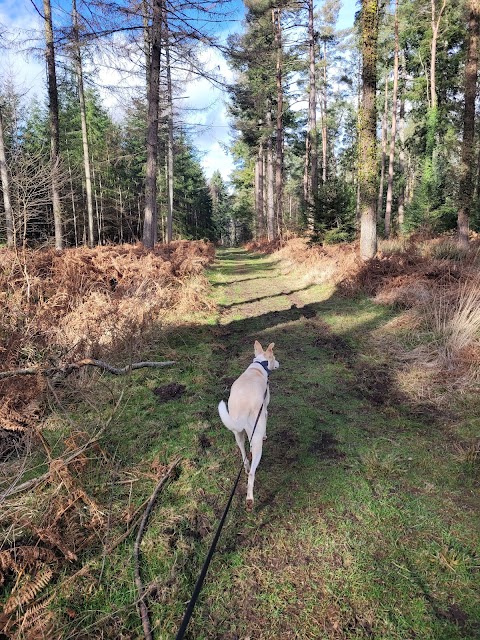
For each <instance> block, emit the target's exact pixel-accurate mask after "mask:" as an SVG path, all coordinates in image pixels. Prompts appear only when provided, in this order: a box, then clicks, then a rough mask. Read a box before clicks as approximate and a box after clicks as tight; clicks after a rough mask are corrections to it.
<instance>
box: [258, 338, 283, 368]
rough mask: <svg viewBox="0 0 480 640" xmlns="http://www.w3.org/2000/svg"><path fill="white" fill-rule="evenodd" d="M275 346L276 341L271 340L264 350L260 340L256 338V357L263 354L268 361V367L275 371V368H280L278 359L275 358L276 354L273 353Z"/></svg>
mask: <svg viewBox="0 0 480 640" xmlns="http://www.w3.org/2000/svg"><path fill="white" fill-rule="evenodd" d="M274 346H275V343H274V342H271V343H270V344H269V345H268V347H267V348H266V349H265V350H264V349H263V347H262V345H261V344H260V342H259V341H258V340H255V345H254V350H255V357H256V358H258V356H263V357H264V358H265V360H267V361H268V368H269V369H270V371H273V370H274V369H278V367H279V366H280V365H279V363H278V360H275V356H274V355H273V347H274Z"/></svg>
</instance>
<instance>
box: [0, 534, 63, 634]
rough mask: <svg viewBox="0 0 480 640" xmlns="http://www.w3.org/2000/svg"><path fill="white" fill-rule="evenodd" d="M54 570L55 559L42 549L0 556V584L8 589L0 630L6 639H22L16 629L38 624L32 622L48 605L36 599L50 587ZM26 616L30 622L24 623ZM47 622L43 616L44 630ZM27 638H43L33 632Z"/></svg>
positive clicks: (24, 547) (27, 548) (28, 548)
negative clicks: (7, 586) (8, 585)
mask: <svg viewBox="0 0 480 640" xmlns="http://www.w3.org/2000/svg"><path fill="white" fill-rule="evenodd" d="M57 566H58V560H57V557H56V555H55V554H54V553H53V552H52V551H51V550H50V549H47V548H45V547H38V546H29V545H22V546H19V547H12V548H11V549H5V550H4V551H1V552H0V584H5V583H6V582H8V583H9V584H10V585H11V590H10V594H9V596H8V597H7V599H6V601H5V602H4V603H3V612H2V614H1V615H0V628H1V629H2V631H3V633H5V634H6V635H7V637H8V638H16V637H25V636H21V635H18V636H17V631H18V630H19V627H20V626H22V625H23V627H24V628H27V627H31V628H33V626H34V625H36V624H38V622H39V621H38V620H37V622H35V620H34V618H35V617H36V618H37V619H38V616H39V614H40V612H41V611H42V610H44V609H45V608H46V606H47V605H48V602H45V601H41V602H37V597H38V595H39V594H41V593H42V592H43V591H44V590H45V589H46V587H47V586H48V585H49V584H50V582H51V580H52V578H53V576H54V575H55V570H56V568H57ZM28 612H29V616H30V620H31V621H30V622H28V623H27V621H26V620H25V615H26V614H27V613H28ZM48 617H49V616H46V618H48ZM46 618H45V619H44V618H43V616H42V620H41V626H42V627H44V628H46V627H45V625H46ZM25 625H27V627H25ZM28 637H31V638H33V637H42V636H40V635H36V632H35V634H31V633H29V636H28ZM43 637H47V636H43Z"/></svg>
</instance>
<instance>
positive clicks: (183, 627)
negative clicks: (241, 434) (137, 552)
mask: <svg viewBox="0 0 480 640" xmlns="http://www.w3.org/2000/svg"><path fill="white" fill-rule="evenodd" d="M267 391H268V382H267V388H266V389H265V395H264V396H263V402H262V406H261V407H260V411H259V412H258V416H257V419H256V420H255V425H254V427H253V431H252V437H251V438H250V443H251V442H252V439H253V434H254V433H255V429H256V428H257V424H258V421H259V420H260V414H261V413H262V409H263V405H264V404H265V398H266V397H267ZM243 467H244V464H243V460H242V466H241V467H240V470H239V472H238V475H237V479H236V480H235V483H234V485H233V488H232V491H231V492H230V497H229V498H228V502H227V506H226V507H225V511H224V512H223V515H222V518H221V520H220V522H219V524H218V527H217V531H216V533H215V536H214V538H213V540H212V544H211V545H210V549H209V550H208V554H207V557H206V558H205V561H204V563H203V566H202V570H201V571H200V575H199V576H198V578H197V582H196V583H195V588H194V589H193V593H192V597H191V598H190V602H189V603H188V606H187V608H186V609H185V613H184V614H183V620H182V624H181V625H180V629H179V630H178V633H177V635H176V636H175V640H182V638H183V637H184V636H185V632H186V630H187V627H188V623H189V622H190V618H191V617H192V613H193V610H194V608H195V605H196V604H197V600H198V596H199V595H200V592H201V590H202V587H203V582H204V580H205V577H206V575H207V571H208V567H209V566H210V561H211V559H212V557H213V554H214V553H215V549H216V547H217V542H218V539H219V538H220V534H221V533H222V529H223V525H224V523H225V520H226V518H227V514H228V512H229V510H230V506H231V504H232V500H233V496H234V495H235V491H236V489H237V485H238V482H239V480H240V476H241V475H242V471H243Z"/></svg>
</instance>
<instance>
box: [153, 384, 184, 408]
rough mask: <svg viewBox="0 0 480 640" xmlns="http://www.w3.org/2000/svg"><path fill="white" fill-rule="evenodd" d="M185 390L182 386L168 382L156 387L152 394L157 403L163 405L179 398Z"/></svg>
mask: <svg viewBox="0 0 480 640" xmlns="http://www.w3.org/2000/svg"><path fill="white" fill-rule="evenodd" d="M186 390H187V387H186V386H185V385H184V384H179V383H178V382H170V383H169V384H165V385H162V386H161V387H157V388H156V389H154V390H153V393H154V394H155V395H156V396H157V399H158V402H159V403H164V402H169V401H170V400H177V399H178V398H181V397H182V396H183V394H184V393H185V391H186Z"/></svg>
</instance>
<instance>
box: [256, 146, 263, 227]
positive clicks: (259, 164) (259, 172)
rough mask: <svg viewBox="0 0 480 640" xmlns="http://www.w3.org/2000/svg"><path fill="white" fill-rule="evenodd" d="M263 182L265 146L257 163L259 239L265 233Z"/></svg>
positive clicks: (260, 148)
mask: <svg viewBox="0 0 480 640" xmlns="http://www.w3.org/2000/svg"><path fill="white" fill-rule="evenodd" d="M263 182H264V177H263V144H260V146H259V148H258V154H257V159H256V161H255V218H256V224H255V231H256V237H257V239H258V238H262V237H263V235H264V233H265V225H264V224H263V211H264V202H263Z"/></svg>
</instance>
